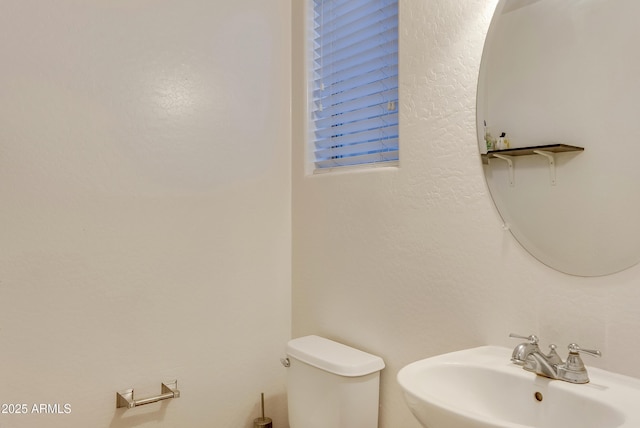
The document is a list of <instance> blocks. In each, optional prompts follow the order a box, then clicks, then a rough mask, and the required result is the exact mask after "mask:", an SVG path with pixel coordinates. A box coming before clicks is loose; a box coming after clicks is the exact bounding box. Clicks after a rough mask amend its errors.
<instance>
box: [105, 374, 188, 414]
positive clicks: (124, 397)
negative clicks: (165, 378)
mask: <svg viewBox="0 0 640 428" xmlns="http://www.w3.org/2000/svg"><path fill="white" fill-rule="evenodd" d="M178 397H180V391H178V381H177V380H172V381H170V382H166V383H165V382H163V383H162V391H161V393H160V395H156V396H154V397H148V398H141V399H139V400H136V399H134V398H133V388H132V389H127V390H125V391H120V392H116V409H119V408H122V407H124V408H127V409H133V408H134V407H138V406H144V405H145V404H151V403H155V402H157V401H162V400H168V399H170V398H178Z"/></svg>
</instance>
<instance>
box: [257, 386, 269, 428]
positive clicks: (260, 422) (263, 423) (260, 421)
mask: <svg viewBox="0 0 640 428" xmlns="http://www.w3.org/2000/svg"><path fill="white" fill-rule="evenodd" d="M260 408H261V409H262V417H261V418H255V419H254V420H253V428H262V427H264V428H273V424H272V423H271V418H265V417H264V392H263V393H261V394H260Z"/></svg>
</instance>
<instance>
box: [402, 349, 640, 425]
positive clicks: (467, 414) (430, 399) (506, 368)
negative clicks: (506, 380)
mask: <svg viewBox="0 0 640 428" xmlns="http://www.w3.org/2000/svg"><path fill="white" fill-rule="evenodd" d="M511 351H512V350H511V349H510V348H506V347H501V346H492V345H488V346H480V347H476V348H470V349H464V350H461V351H455V352H450V353H447V354H442V355H437V356H434V357H429V358H425V359H422V360H418V361H415V362H413V363H410V364H407V365H406V366H404V367H403V368H402V369H400V371H399V372H398V374H397V381H398V383H399V384H400V387H401V389H402V391H403V394H404V397H405V402H406V404H407V405H408V406H409V408H410V409H411V410H412V412H414V410H416V409H415V407H416V406H417V405H418V404H417V403H416V404H413V405H412V404H411V402H410V398H411V399H412V400H413V401H416V400H417V401H420V402H422V403H424V404H423V406H432V407H436V408H439V409H442V411H446V412H449V413H452V414H454V415H458V416H461V417H463V418H466V419H469V420H471V421H477V422H478V423H479V424H485V426H487V424H490V425H492V426H500V427H531V426H530V425H522V424H520V423H517V422H513V421H511V420H504V419H499V418H495V419H494V418H491V417H488V416H486V415H482V414H479V413H476V412H473V411H467V410H466V409H464V408H463V407H462V406H455V405H452V404H451V403H450V400H449V401H447V400H442V399H440V398H439V397H437V396H436V395H434V394H433V392H429V391H426V392H425V391H419V389H418V387H417V386H416V384H415V383H416V382H417V380H416V379H415V378H416V375H417V374H418V372H420V371H422V370H424V369H425V368H430V367H434V368H435V367H438V366H443V365H446V366H456V365H459V366H466V367H472V368H473V367H477V368H481V369H483V370H491V371H497V372H501V373H506V374H507V375H508V376H515V377H517V378H519V379H520V380H521V381H523V382H529V381H530V382H531V385H532V386H534V387H536V386H537V387H541V388H545V389H548V390H551V391H555V390H558V391H559V392H560V393H563V392H562V391H567V393H569V394H571V395H572V396H575V397H578V398H584V399H585V400H589V401H592V402H595V403H597V404H598V405H601V406H603V408H604V409H606V411H610V412H612V416H615V417H616V423H617V424H616V425H614V426H615V427H616V428H623V427H629V428H630V427H633V428H637V427H639V426H640V411H635V408H636V407H637V400H634V399H633V398H632V397H633V396H634V395H635V396H636V397H637V396H639V395H640V380H638V379H636V378H632V377H629V376H625V375H621V374H618V373H613V372H609V371H606V370H602V369H598V368H595V367H590V366H588V370H589V376H590V378H591V382H590V383H587V384H582V385H578V384H572V383H569V382H563V381H559V380H552V379H548V378H544V377H541V376H537V375H535V374H534V373H530V372H527V371H525V370H523V369H522V367H520V366H517V365H515V364H513V363H511V361H510V358H511ZM520 380H519V381H520ZM631 391H634V393H635V394H629V393H630V392H631ZM630 397H631V398H630ZM414 414H415V412H414ZM416 417H417V415H416Z"/></svg>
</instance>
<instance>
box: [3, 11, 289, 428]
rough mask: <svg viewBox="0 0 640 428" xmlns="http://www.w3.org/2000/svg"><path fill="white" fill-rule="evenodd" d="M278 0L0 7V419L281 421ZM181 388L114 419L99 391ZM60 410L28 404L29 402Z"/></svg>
mask: <svg viewBox="0 0 640 428" xmlns="http://www.w3.org/2000/svg"><path fill="white" fill-rule="evenodd" d="M289 22H290V13H289V3H288V1H284V0H283V1H280V0H278V1H270V2H268V4H267V3H266V2H264V1H262V0H240V1H234V2H211V1H198V0H188V1H180V2H175V1H165V0H160V1H158V0H154V1H148V0H134V1H102V0H95V1H90V2H85V1H75V0H62V1H56V2H42V1H39V0H15V1H14V0H3V1H2V2H0V54H1V57H2V67H0V201H1V202H0V355H2V357H1V358H0V361H1V365H2V368H1V369H0V403H25V404H28V405H29V413H30V414H26V415H24V414H22V415H20V414H16V415H7V414H0V427H2V428H23V427H35V426H47V427H51V428H56V427H65V428H70V427H78V428H79V427H112V428H124V427H133V426H135V427H147V426H162V427H193V428H198V427H202V428H204V427H211V426H219V427H247V428H250V427H252V426H253V424H252V421H253V418H255V417H257V416H258V415H259V409H258V403H259V401H260V400H259V399H260V392H261V391H264V392H265V393H266V394H267V406H268V408H269V409H271V412H270V415H271V416H272V417H273V418H274V419H275V420H278V421H286V408H285V398H284V394H285V389H284V388H285V385H284V374H285V371H284V369H283V368H282V367H281V366H280V363H279V362H278V358H279V357H280V356H281V354H282V349H283V347H284V344H285V343H286V341H287V340H288V338H289V337H290V224H291V220H290V182H289V181H290V179H289V169H290V167H289V165H290V144H289V140H290V137H289V135H290V122H289V87H290V83H289V82H290V72H289V70H290V67H289V64H290V49H289V40H290V31H289ZM172 378H177V379H178V382H179V384H178V386H179V388H180V389H181V391H182V397H181V398H180V399H178V400H172V401H171V402H163V403H161V404H160V403H159V404H153V405H149V406H145V407H143V408H140V409H132V410H127V411H123V410H122V409H120V410H116V409H115V393H116V391H119V390H123V389H127V388H132V387H133V388H135V389H136V394H137V395H138V397H140V398H142V397H145V396H151V395H156V394H158V393H159V392H160V383H161V382H162V381H163V380H169V379H172ZM40 403H44V404H56V403H60V404H65V403H69V404H70V406H71V413H70V414H52V415H51V414H50V415H41V414H32V413H31V410H32V407H31V406H32V405H33V404H40Z"/></svg>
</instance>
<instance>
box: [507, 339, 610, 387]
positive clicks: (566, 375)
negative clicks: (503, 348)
mask: <svg viewBox="0 0 640 428" xmlns="http://www.w3.org/2000/svg"><path fill="white" fill-rule="evenodd" d="M509 337H516V338H519V339H526V340H527V342H525V343H521V344H519V345H518V346H516V347H515V349H514V350H513V354H512V356H511V361H512V362H513V363H515V364H518V365H521V366H522V368H523V369H525V370H527V371H530V372H533V373H535V374H537V375H540V376H545V377H548V378H550V379H558V380H562V381H565V382H571V383H587V382H589V375H588V373H587V369H586V367H585V366H584V363H583V362H582V358H580V353H585V354H588V355H592V356H594V357H599V356H601V355H602V354H601V353H600V351H596V350H590V349H582V348H580V347H579V346H578V345H576V344H575V343H572V344H570V345H569V347H568V348H569V355H568V356H567V361H566V362H564V361H562V358H560V356H559V355H558V353H557V352H556V345H549V349H550V351H549V353H548V354H547V355H545V354H544V353H542V351H540V348H539V347H538V337H537V336H535V335H531V336H519V335H516V334H510V335H509Z"/></svg>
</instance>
